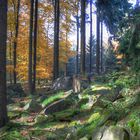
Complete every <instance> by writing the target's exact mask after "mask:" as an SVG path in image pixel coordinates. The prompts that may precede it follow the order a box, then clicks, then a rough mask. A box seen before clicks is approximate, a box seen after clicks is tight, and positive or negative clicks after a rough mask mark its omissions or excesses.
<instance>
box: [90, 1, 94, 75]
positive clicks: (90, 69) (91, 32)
mask: <svg viewBox="0 0 140 140" xmlns="http://www.w3.org/2000/svg"><path fill="white" fill-rule="evenodd" d="M92 23H93V22H92V0H90V62H89V67H90V68H89V71H90V73H91V72H92V45H93V43H92V37H93V36H92Z"/></svg>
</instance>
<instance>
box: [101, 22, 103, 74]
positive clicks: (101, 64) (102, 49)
mask: <svg viewBox="0 0 140 140" xmlns="http://www.w3.org/2000/svg"><path fill="white" fill-rule="evenodd" d="M101 72H103V22H102V21H101Z"/></svg>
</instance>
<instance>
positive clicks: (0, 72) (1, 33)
mask: <svg viewBox="0 0 140 140" xmlns="http://www.w3.org/2000/svg"><path fill="white" fill-rule="evenodd" d="M7 7H8V2H7V0H1V1H0V127H3V126H4V125H5V124H6V123H7V121H8V117H7V108H6V105H7V96H6V40H7Z"/></svg>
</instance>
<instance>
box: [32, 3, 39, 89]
mask: <svg viewBox="0 0 140 140" xmlns="http://www.w3.org/2000/svg"><path fill="white" fill-rule="evenodd" d="M37 29H38V0H35V24H34V64H33V92H35V90H36V55H37V52H36V49H37V31H38V30H37Z"/></svg>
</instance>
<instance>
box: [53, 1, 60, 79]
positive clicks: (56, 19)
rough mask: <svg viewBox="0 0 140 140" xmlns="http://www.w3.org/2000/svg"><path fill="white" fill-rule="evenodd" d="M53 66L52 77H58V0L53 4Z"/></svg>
mask: <svg viewBox="0 0 140 140" xmlns="http://www.w3.org/2000/svg"><path fill="white" fill-rule="evenodd" d="M54 15H55V17H54V18H55V21H54V66H53V79H54V80H55V79H57V78H58V77H59V16H60V8H59V0H55V4H54Z"/></svg>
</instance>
